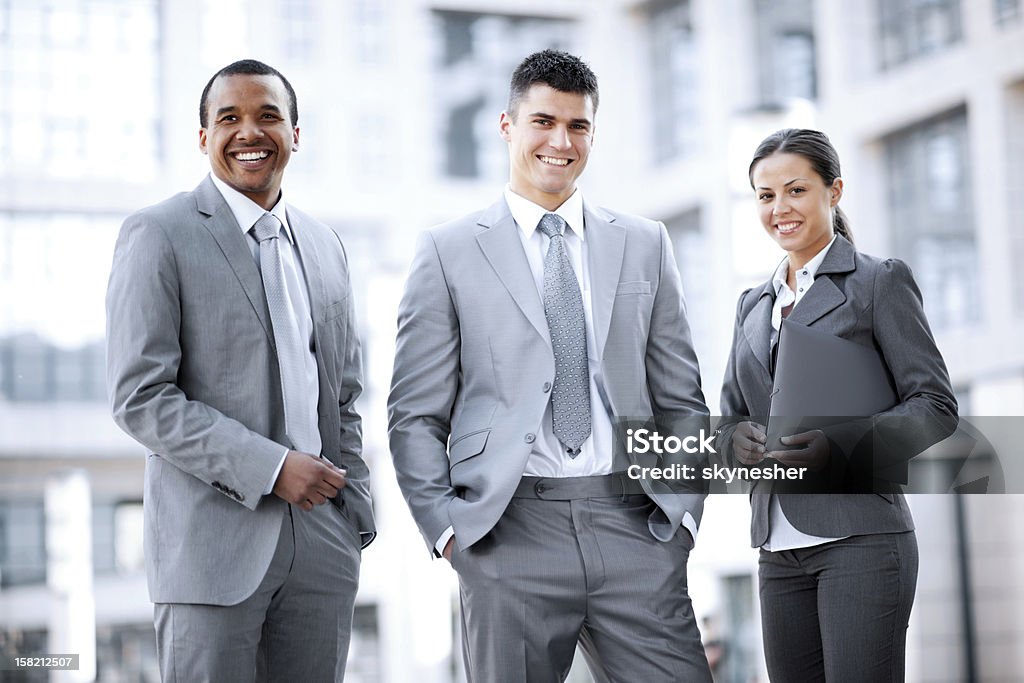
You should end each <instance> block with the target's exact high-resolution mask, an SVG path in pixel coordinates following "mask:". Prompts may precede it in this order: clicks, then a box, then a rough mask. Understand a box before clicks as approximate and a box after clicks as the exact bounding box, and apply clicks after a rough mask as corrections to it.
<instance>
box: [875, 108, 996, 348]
mask: <svg viewBox="0 0 1024 683" xmlns="http://www.w3.org/2000/svg"><path fill="white" fill-rule="evenodd" d="M885 148H886V161H887V166H888V176H887V179H888V183H887V187H888V204H889V215H890V216H891V217H892V226H891V234H892V239H893V241H894V246H895V253H896V254H897V255H899V256H900V257H901V258H903V259H904V260H905V261H906V262H907V263H908V264H909V265H910V266H911V267H912V268H913V269H914V274H915V276H916V279H917V283H918V285H919V286H920V288H921V293H922V294H923V296H924V306H925V311H926V312H927V314H928V320H929V322H930V323H931V325H932V327H933V328H935V329H944V328H950V327H961V326H965V325H968V324H970V323H973V322H977V321H978V320H980V318H981V310H980V303H981V299H980V286H981V284H980V277H979V273H978V253H977V251H978V250H977V244H976V239H975V228H974V211H973V199H972V193H971V168H970V153H969V152H970V149H969V140H968V136H967V111H966V109H964V108H959V109H956V110H954V111H952V112H949V113H946V114H942V115H940V116H938V117H936V118H933V119H931V120H928V121H925V122H922V123H919V124H916V125H913V126H910V127H909V128H905V129H903V130H900V131H898V132H895V133H893V134H891V135H889V136H888V137H887V138H886V142H885Z"/></svg>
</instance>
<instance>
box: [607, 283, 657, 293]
mask: <svg viewBox="0 0 1024 683" xmlns="http://www.w3.org/2000/svg"><path fill="white" fill-rule="evenodd" d="M650 293H651V282H650V280H635V281H633V282H620V283H619V286H618V287H616V288H615V296H625V295H627V294H650Z"/></svg>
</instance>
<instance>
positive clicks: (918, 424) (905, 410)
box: [719, 236, 957, 547]
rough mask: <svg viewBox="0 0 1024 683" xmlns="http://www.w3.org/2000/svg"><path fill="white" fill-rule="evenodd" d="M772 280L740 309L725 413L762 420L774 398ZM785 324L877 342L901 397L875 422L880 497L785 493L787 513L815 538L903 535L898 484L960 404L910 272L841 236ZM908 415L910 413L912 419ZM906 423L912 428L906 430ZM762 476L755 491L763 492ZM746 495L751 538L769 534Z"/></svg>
mask: <svg viewBox="0 0 1024 683" xmlns="http://www.w3.org/2000/svg"><path fill="white" fill-rule="evenodd" d="M774 304H775V291H774V289H773V287H772V283H771V281H769V282H766V283H765V284H764V285H763V286H761V287H755V288H753V289H748V290H747V291H745V292H743V294H742V295H741V296H740V299H739V304H738V306H737V310H736V327H735V330H734V332H733V342H732V352H731V353H730V356H729V363H728V365H727V366H726V371H725V379H724V383H723V386H722V401H721V409H722V415H723V417H725V420H724V423H726V424H728V422H730V420H729V419H728V418H729V417H733V418H741V417H742V418H744V419H745V418H747V417H751V418H752V419H754V420H755V421H758V422H760V423H761V424H764V419H765V416H767V415H768V408H769V405H770V402H771V397H770V394H771V388H772V376H771V372H770V370H769V368H770V364H771V361H770V358H771V336H772V334H771V333H772V326H771V312H772V307H773V306H774ZM789 320H791V321H793V322H796V323H800V324H802V325H810V326H812V327H814V328H816V329H820V330H824V331H826V332H829V333H831V334H834V335H836V336H839V337H842V338H844V339H848V340H850V341H854V342H857V343H859V344H863V345H865V346H870V347H874V348H875V349H877V350H878V352H879V353H880V355H881V356H882V358H883V359H884V360H885V363H886V366H887V367H888V369H889V372H890V373H891V376H892V380H893V385H894V386H895V387H896V393H897V394H898V396H899V403H898V404H897V405H895V406H893V407H892V408H891V409H889V410H887V411H885V412H884V413H880V414H878V415H876V416H874V418H873V424H874V428H875V429H874V433H875V436H876V438H877V439H878V440H879V442H880V443H881V442H884V443H885V444H887V447H886V448H885V449H884V457H883V456H882V455H881V454H875V456H876V458H878V460H877V461H876V462H874V463H873V464H872V466H873V467H874V468H875V471H874V474H875V476H876V477H878V478H881V479H885V480H888V481H890V482H892V485H891V486H890V487H888V491H886V490H884V489H883V490H882V491H881V492H880V493H879V495H871V494H868V495H860V494H829V495H810V494H801V495H787V494H781V495H780V497H779V502H780V504H781V505H782V509H783V511H784V512H785V513H786V517H787V518H788V519H789V521H790V522H792V524H793V526H795V527H796V528H797V529H799V530H800V531H803V532H805V533H808V534H813V535H817V536H849V535H856V534H865V533H885V532H897V531H909V530H911V529H913V528H914V523H913V519H912V518H911V516H910V511H909V510H908V509H907V505H906V501H905V500H904V498H903V494H902V493H900V492H899V486H898V484H899V483H900V482H904V483H905V481H906V473H907V461H908V460H909V459H910V458H912V457H914V456H915V455H917V454H918V453H920V452H922V451H923V450H925V449H926V448H928V447H929V446H931V445H932V444H934V443H937V442H938V441H941V440H942V439H944V438H945V437H947V436H949V434H951V433H952V431H953V430H954V429H955V428H956V414H957V404H956V399H954V398H953V390H952V388H951V386H950V382H949V374H948V373H947V371H946V365H945V363H944V362H943V360H942V355H941V354H940V353H939V350H938V348H937V347H936V346H935V339H934V338H933V337H932V333H931V330H930V328H929V327H928V321H927V319H926V318H925V315H924V309H923V307H922V303H921V293H920V291H919V290H918V288H917V284H916V283H915V282H914V277H913V274H912V273H911V272H910V268H909V267H907V265H906V264H905V263H903V262H902V261H900V260H898V259H886V260H881V259H878V258H875V257H873V256H868V255H866V254H862V253H860V252H858V251H856V250H855V249H854V248H853V245H852V244H850V243H849V242H848V241H847V240H846V239H844V238H843V237H842V236H837V237H836V240H835V242H834V243H833V245H832V247H831V249H829V251H828V253H827V254H826V255H825V260H824V261H823V262H822V264H821V267H820V268H819V269H818V273H817V277H816V279H815V280H814V284H813V285H812V286H811V288H810V289H808V290H807V292H806V293H805V294H804V297H803V298H802V299H801V300H800V303H799V304H798V305H797V306H796V307H795V308H794V309H793V312H792V313H791V314H790V316H789ZM908 418H909V419H908ZM908 427H912V428H908ZM733 430H734V427H726V428H724V429H723V430H722V432H721V435H720V439H719V444H720V445H721V446H722V448H721V449H720V450H721V451H722V452H723V453H725V454H728V453H730V452H731V437H732V431H733ZM763 487H764V486H763V482H762V484H761V487H760V488H763ZM758 491H759V487H757V486H756V487H755V488H754V492H755V495H753V496H752V498H751V502H752V505H753V519H752V526H751V543H752V545H753V546H754V547H759V546H761V545H763V544H764V542H765V540H766V539H767V534H768V496H766V495H756V494H757V493H758Z"/></svg>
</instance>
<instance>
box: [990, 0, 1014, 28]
mask: <svg viewBox="0 0 1024 683" xmlns="http://www.w3.org/2000/svg"><path fill="white" fill-rule="evenodd" d="M993 5H994V7H993V11H994V12H995V15H996V23H997V24H999V25H1001V26H1002V25H1005V24H1010V23H1013V22H1016V21H1020V17H1021V0H993Z"/></svg>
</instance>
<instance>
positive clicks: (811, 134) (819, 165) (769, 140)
mask: <svg viewBox="0 0 1024 683" xmlns="http://www.w3.org/2000/svg"><path fill="white" fill-rule="evenodd" d="M782 152H785V153H787V154H799V155H800V156H802V157H803V158H804V159H807V161H809V162H810V163H811V167H812V168H814V171H815V173H817V174H818V175H819V176H821V179H822V180H823V181H824V182H825V185H828V186H830V185H832V182H833V181H834V180H835V179H836V178H839V177H841V176H842V171H840V169H839V154H838V153H837V152H836V148H835V147H833V146H832V142H831V141H830V140H829V139H828V136H827V135H825V134H824V133H822V132H821V131H817V130H809V129H807V128H784V129H783V130H779V131H776V132H774V133H772V134H771V135H769V136H768V137H766V138H765V139H764V140H762V141H761V144H760V145H758V146H757V151H755V152H754V158H753V159H752V160H751V161H750V168H749V169H748V170H747V178H748V179H749V180H750V186H751V187H753V186H754V167H755V166H757V165H758V164H759V163H760V162H761V161H762V160H764V159H766V158H768V157H770V156H771V155H773V154H781V153H782ZM833 211H835V215H834V217H833V220H832V227H833V228H834V229H835V231H836V232H837V233H839V234H840V235H842V236H843V237H845V238H846V239H847V240H849V241H850V243H851V244H852V243H853V233H852V232H850V220H849V219H848V218H847V217H846V214H845V213H843V210H842V209H840V208H839V207H838V206H836V207H835V208H834V209H833Z"/></svg>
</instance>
